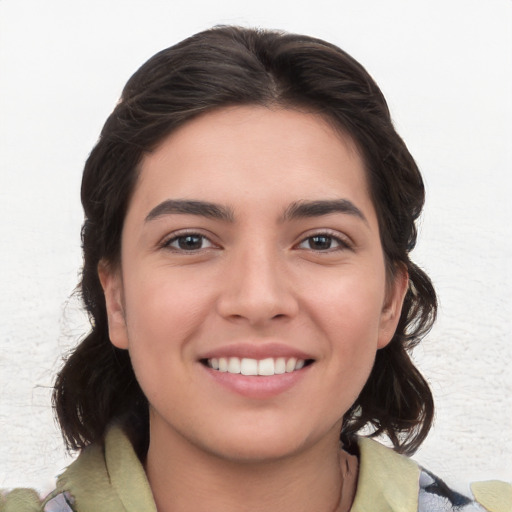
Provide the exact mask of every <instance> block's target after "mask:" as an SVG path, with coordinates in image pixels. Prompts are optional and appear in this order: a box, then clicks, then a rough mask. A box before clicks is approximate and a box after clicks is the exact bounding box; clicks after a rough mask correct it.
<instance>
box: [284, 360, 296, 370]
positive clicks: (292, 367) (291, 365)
mask: <svg viewBox="0 0 512 512" xmlns="http://www.w3.org/2000/svg"><path fill="white" fill-rule="evenodd" d="M296 364H297V359H295V357H291V358H290V359H288V361H286V373H290V372H293V370H295V365H296Z"/></svg>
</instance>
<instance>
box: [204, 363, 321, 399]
mask: <svg viewBox="0 0 512 512" xmlns="http://www.w3.org/2000/svg"><path fill="white" fill-rule="evenodd" d="M202 366H203V368H204V369H205V370H206V371H207V372H208V374H209V375H210V377H211V378H212V379H214V380H215V381H216V382H217V383H219V384H220V385H221V386H224V387H225V388H227V389H229V390H230V391H232V392H234V393H237V394H239V395H242V396H245V397H247V398H254V399H260V400H264V399H268V398H272V397H275V396H278V395H280V394H281V393H284V392H285V391H288V390H289V389H291V388H292V387H294V386H296V385H297V384H298V383H299V382H300V381H301V380H302V379H303V378H304V377H305V376H306V374H307V373H308V372H309V370H310V368H311V367H312V366H313V365H308V366H305V367H304V368H301V369H300V370H296V371H293V372H290V373H283V374H281V375H269V376H259V375H254V376H248V375H242V374H240V373H228V372H220V371H218V370H214V369H212V368H209V367H207V366H204V365H202Z"/></svg>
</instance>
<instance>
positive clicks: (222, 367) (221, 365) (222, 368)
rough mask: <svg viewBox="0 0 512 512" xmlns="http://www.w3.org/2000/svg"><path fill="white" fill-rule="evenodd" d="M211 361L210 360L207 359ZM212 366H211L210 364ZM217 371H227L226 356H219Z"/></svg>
mask: <svg viewBox="0 0 512 512" xmlns="http://www.w3.org/2000/svg"><path fill="white" fill-rule="evenodd" d="M209 361H210V362H211V360H209ZM212 368H213V366H212ZM219 371H221V372H227V371H228V360H227V358H226V357H221V358H220V359H219Z"/></svg>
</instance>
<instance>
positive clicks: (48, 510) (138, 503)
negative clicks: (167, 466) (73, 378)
mask: <svg viewBox="0 0 512 512" xmlns="http://www.w3.org/2000/svg"><path fill="white" fill-rule="evenodd" d="M0 500H1V501H0V512H103V511H105V512H106V511H108V512H156V506H155V504H154V500H153V496H152V493H151V489H150V487H149V483H148V481H147V479H146V475H145V472H144V469H143V467H142V465H141V463H140V461H139V459H138V458H137V456H136V455H135V452H134V451H133V448H132V446H131V444H130V441H129V440H128V438H127V437H126V436H125V435H124V433H123V432H122V431H121V430H120V429H119V428H117V427H114V428H112V429H111V430H110V431H109V432H108V434H107V437H106V440H105V446H104V447H103V446H99V445H92V446H89V447H87V448H86V449H85V450H83V451H82V452H81V453H80V455H79V457H78V458H77V459H76V460H75V461H74V462H73V463H72V464H71V465H70V466H68V468H67V469H66V470H65V471H64V473H63V474H62V475H61V476H60V477H59V478H58V479H57V485H56V489H55V490H54V491H53V492H52V493H51V494H50V495H49V496H47V497H46V498H44V499H42V500H41V499H39V497H38V496H37V494H36V493H35V491H32V490H30V489H15V490H14V491H11V492H10V493H7V494H3V495H2V497H1V498H0Z"/></svg>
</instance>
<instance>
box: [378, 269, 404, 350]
mask: <svg viewBox="0 0 512 512" xmlns="http://www.w3.org/2000/svg"><path fill="white" fill-rule="evenodd" d="M408 287H409V274H408V272H407V269H406V268H405V266H404V265H399V266H397V268H396V270H395V274H394V276H393V278H392V282H391V283H390V284H389V285H388V290H387V294H386V302H385V304H384V307H383V308H382V312H381V317H380V324H379V340H378V348H384V347H385V346H386V345H387V344H388V343H389V342H390V341H391V339H392V338H393V336H394V334H395V331H396V327H397V325H398V321H399V320H400V315H401V314H402V305H403V303H404V299H405V294H406V293H407V289H408Z"/></svg>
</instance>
